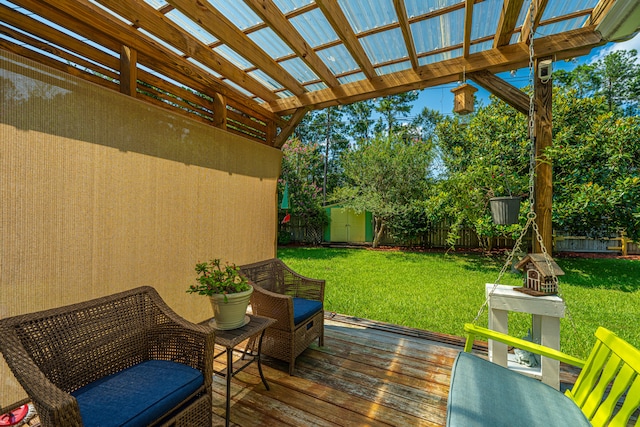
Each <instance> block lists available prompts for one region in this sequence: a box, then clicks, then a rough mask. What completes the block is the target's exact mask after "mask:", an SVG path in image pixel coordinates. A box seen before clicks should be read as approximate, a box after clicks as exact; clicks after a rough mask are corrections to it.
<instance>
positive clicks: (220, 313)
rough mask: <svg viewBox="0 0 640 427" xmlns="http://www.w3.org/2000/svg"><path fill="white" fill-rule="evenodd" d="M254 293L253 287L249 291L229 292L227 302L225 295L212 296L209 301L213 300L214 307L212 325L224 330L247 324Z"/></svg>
mask: <svg viewBox="0 0 640 427" xmlns="http://www.w3.org/2000/svg"><path fill="white" fill-rule="evenodd" d="M252 293H253V287H251V289H249V290H248V291H244V292H238V293H236V294H227V295H226V297H227V298H226V299H227V301H226V302H225V295H222V294H216V295H212V296H210V297H209V301H211V306H212V307H213V322H212V326H213V327H214V328H216V329H220V330H223V331H226V330H229V329H236V328H240V327H242V326H244V325H245V324H246V322H245V317H246V314H247V306H248V305H249V300H250V299H251V294H252Z"/></svg>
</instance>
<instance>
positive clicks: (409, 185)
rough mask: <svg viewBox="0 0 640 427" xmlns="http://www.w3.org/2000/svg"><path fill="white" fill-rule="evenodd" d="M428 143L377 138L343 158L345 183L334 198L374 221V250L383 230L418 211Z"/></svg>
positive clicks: (428, 158) (428, 159) (424, 186)
mask: <svg viewBox="0 0 640 427" xmlns="http://www.w3.org/2000/svg"><path fill="white" fill-rule="evenodd" d="M431 148H432V147H431V143H430V141H422V140H419V139H414V140H409V141H405V140H404V139H402V138H399V137H397V136H396V135H392V136H391V137H386V136H382V135H379V136H377V137H374V138H373V139H371V140H369V141H363V142H361V144H360V145H359V146H358V147H356V148H354V149H353V150H351V151H349V152H348V153H347V155H346V156H345V161H344V173H345V178H346V184H345V185H344V186H343V187H341V188H339V189H337V190H336V191H335V192H334V195H333V196H334V199H335V200H336V201H340V202H341V203H343V204H344V206H345V207H349V208H352V209H354V210H355V211H356V212H364V211H369V212H371V213H372V216H373V221H374V240H373V247H377V246H378V245H379V243H380V239H381V238H382V236H383V234H384V232H385V230H387V229H391V230H392V229H393V225H394V221H396V222H397V224H398V226H401V225H402V224H403V223H404V222H406V219H407V217H408V216H410V215H411V213H412V212H413V213H416V212H420V210H419V209H417V206H419V202H420V201H421V200H422V199H423V196H424V193H425V191H426V189H427V186H428V179H427V175H428V168H429V164H430V162H431V159H432V150H431Z"/></svg>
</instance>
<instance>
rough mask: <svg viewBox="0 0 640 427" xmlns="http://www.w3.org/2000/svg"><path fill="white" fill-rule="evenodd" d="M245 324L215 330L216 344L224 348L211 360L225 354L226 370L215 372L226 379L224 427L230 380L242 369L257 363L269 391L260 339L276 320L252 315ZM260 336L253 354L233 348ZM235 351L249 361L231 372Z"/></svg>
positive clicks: (228, 401)
mask: <svg viewBox="0 0 640 427" xmlns="http://www.w3.org/2000/svg"><path fill="white" fill-rule="evenodd" d="M247 318H248V321H247V324H246V325H244V326H242V327H240V328H237V329H231V330H228V331H223V330H216V334H215V341H216V344H218V345H220V346H222V347H225V350H224V351H221V352H220V353H218V354H216V355H214V357H213V359H214V360H215V359H217V358H218V357H220V356H222V355H224V354H226V355H227V369H226V372H225V371H216V370H215V369H214V372H215V373H216V374H219V375H222V376H224V377H225V378H226V379H227V407H226V413H225V426H229V413H230V410H231V378H232V377H233V376H234V375H235V374H237V373H238V372H240V371H242V370H243V369H244V368H246V367H247V366H249V365H250V364H251V363H253V362H254V361H257V362H258V372H259V373H260V378H261V379H262V383H263V384H264V386H265V388H266V389H267V390H269V384H267V380H266V378H265V377H264V374H263V373H262V363H261V361H260V352H261V350H262V337H263V336H264V331H265V330H266V329H267V328H268V327H269V326H271V325H273V324H274V323H275V322H276V320H275V319H271V318H269V317H263V316H256V315H253V314H247ZM258 334H260V337H259V340H258V351H257V353H256V352H253V351H251V350H249V349H247V348H245V349H244V350H240V349H235V347H236V346H237V345H238V344H240V343H242V342H243V341H245V340H247V339H251V338H253V339H255V338H256V337H257V335H258ZM234 351H236V352H238V353H241V354H242V359H241V360H243V361H245V356H249V359H248V360H246V361H245V362H244V364H242V366H240V367H238V368H237V369H236V370H235V371H234V370H233V352H234Z"/></svg>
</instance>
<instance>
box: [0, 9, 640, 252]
mask: <svg viewBox="0 0 640 427" xmlns="http://www.w3.org/2000/svg"><path fill="white" fill-rule="evenodd" d="M625 8H626V9H625ZM621 10H622V12H621ZM625 11H626V12H625ZM631 12H634V13H637V12H638V6H637V2H633V1H626V0H581V1H571V2H568V1H565V2H552V1H548V0H533V5H532V6H531V4H530V2H525V1H524V0H440V1H416V0H384V1H383V0H375V1H374V0H372V1H370V2H366V1H349V0H315V1H312V0H297V1H294V0H288V1H285V0H234V1H229V0H208V1H206V0H198V1H190V0H166V1H165V0H126V1H123V0H56V1H44V0H10V1H9V0H2V1H0V16H1V17H2V19H1V21H0V28H1V32H2V37H0V48H2V49H5V50H8V51H10V52H13V53H16V54H18V55H21V56H24V57H27V58H29V59H31V60H35V61H36V62H39V63H42V64H45V65H48V66H50V67H53V68H55V69H58V70H61V71H64V72H67V73H70V74H73V75H76V76H79V77H81V78H84V79H87V80H89V81H91V82H93V83H96V84H99V85H101V86H104V87H107V88H110V89H113V90H116V91H120V92H122V93H124V94H127V95H130V96H133V97H136V98H138V99H140V100H143V101H145V102H148V103H151V104H154V105H157V106H160V107H163V108H167V109H171V110H173V111H174V112H178V113H180V114H184V115H188V116H189V117H191V118H193V119H195V120H198V121H200V122H204V123H207V124H209V125H211V126H215V127H218V128H222V129H225V130H227V131H229V132H233V133H237V134H240V135H242V136H244V137H246V138H250V139H253V140H257V141H259V142H261V143H263V144H266V145H269V146H273V147H276V148H280V147H281V146H282V145H283V143H284V142H285V141H286V139H287V138H288V137H289V136H290V135H291V133H292V132H293V130H294V129H295V127H296V126H297V124H298V123H299V122H300V121H301V120H302V118H303V117H304V116H305V114H306V113H307V112H308V111H310V110H314V109H321V108H325V107H329V106H335V105H341V104H349V103H352V102H356V101H360V100H365V99H371V98H377V97H382V96H387V95H393V94H398V93H402V92H406V91H410V90H419V89H423V88H427V87H433V86H437V85H442V84H446V83H451V82H456V81H460V80H462V76H463V75H464V76H465V77H466V78H467V79H470V80H472V81H473V82H475V83H476V84H478V85H480V86H482V87H484V88H485V89H487V90H488V91H490V92H491V93H493V94H495V95H496V96H498V97H499V98H501V99H503V100H504V101H506V102H507V103H509V104H510V105H512V106H513V107H514V108H516V109H517V110H518V111H520V112H522V113H523V114H529V98H528V96H527V95H525V94H524V93H523V92H521V91H520V90H519V89H517V88H515V87H513V86H511V85H510V84H508V83H507V82H505V81H504V80H502V79H500V78H498V77H496V73H500V72H504V71H508V70H514V69H519V68H523V67H527V66H528V65H529V62H530V50H529V43H530V40H531V39H533V40H534V46H535V52H534V60H535V67H536V71H537V69H538V64H539V63H540V61H543V60H548V59H551V60H553V61H560V60H565V59H570V58H573V57H577V56H582V55H586V54H588V53H589V52H590V51H591V49H592V48H594V47H596V46H600V45H602V44H604V43H606V42H607V41H608V40H611V39H615V38H617V37H620V35H619V34H617V33H615V32H610V31H609V28H618V27H620V25H616V24H619V23H620V22H619V20H618V18H616V17H617V16H622V17H625V16H626V17H627V18H628V17H629V16H630V15H631ZM614 19H616V20H617V21H616V22H615V23H613V24H612V23H611V21H612V20H614ZM631 19H633V18H631ZM628 20H629V19H628ZM625 25H626V24H625ZM632 25H633V26H635V27H634V29H635V30H637V23H636V24H632ZM623 26H624V25H623ZM605 31H606V32H607V33H606V34H605ZM530 35H534V37H530ZM624 35H626V34H624ZM536 75H537V72H536ZM535 83H536V84H535V106H536V107H535V117H534V120H535V127H536V138H537V150H538V151H539V152H541V151H542V150H544V148H545V147H546V146H548V145H550V144H551V138H552V135H551V128H552V126H551V105H552V98H551V93H552V91H551V85H550V84H544V83H540V80H539V79H537V80H536V82H535ZM537 180H538V181H537V186H536V188H537V193H538V194H536V203H537V207H536V210H537V212H538V224H539V225H540V230H542V232H543V239H544V242H545V245H547V244H550V242H551V188H552V186H551V166H550V165H549V164H548V163H545V162H540V163H539V167H538V171H537Z"/></svg>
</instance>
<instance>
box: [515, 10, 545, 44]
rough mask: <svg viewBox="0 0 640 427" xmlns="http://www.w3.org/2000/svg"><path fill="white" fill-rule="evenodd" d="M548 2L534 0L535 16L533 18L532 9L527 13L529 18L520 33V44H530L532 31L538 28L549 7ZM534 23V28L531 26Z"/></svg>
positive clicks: (525, 20)
mask: <svg viewBox="0 0 640 427" xmlns="http://www.w3.org/2000/svg"><path fill="white" fill-rule="evenodd" d="M547 3H548V0H533V5H534V7H533V10H534V16H533V19H532V17H531V8H529V10H528V12H527V16H526V18H525V19H524V23H523V24H522V30H521V31H520V42H524V43H529V35H530V34H531V32H532V31H534V30H535V29H536V28H538V24H540V19H542V14H543V13H544V10H545V9H546V7H547ZM532 23H533V27H532V26H531V25H532Z"/></svg>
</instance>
